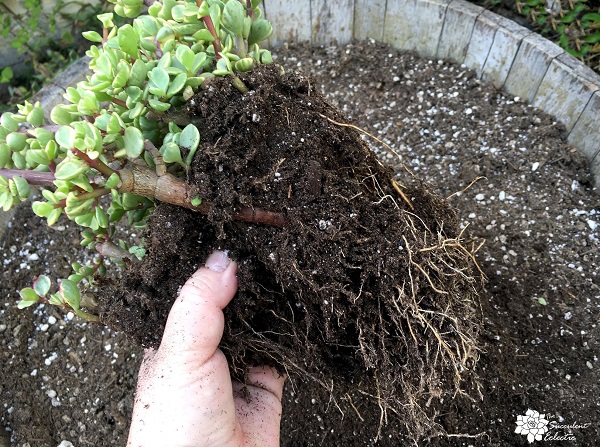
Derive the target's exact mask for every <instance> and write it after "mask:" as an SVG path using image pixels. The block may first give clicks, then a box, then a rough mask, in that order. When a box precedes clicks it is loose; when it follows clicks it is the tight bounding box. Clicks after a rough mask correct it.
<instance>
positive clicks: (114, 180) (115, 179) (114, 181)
mask: <svg viewBox="0 0 600 447" xmlns="http://www.w3.org/2000/svg"><path fill="white" fill-rule="evenodd" d="M120 181H121V178H120V177H119V175H118V174H117V173H116V172H113V173H112V174H111V175H110V177H108V179H107V180H106V183H105V184H104V186H105V187H106V188H110V189H113V188H116V187H117V185H118V184H119V182H120Z"/></svg>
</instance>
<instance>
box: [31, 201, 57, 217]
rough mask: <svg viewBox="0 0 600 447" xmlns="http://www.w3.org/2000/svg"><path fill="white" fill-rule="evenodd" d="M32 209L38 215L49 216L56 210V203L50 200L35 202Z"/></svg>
mask: <svg viewBox="0 0 600 447" xmlns="http://www.w3.org/2000/svg"><path fill="white" fill-rule="evenodd" d="M31 209H32V210H33V212H34V213H35V214H36V215H37V216H40V217H48V215H49V214H50V213H51V212H52V211H53V210H54V205H52V204H50V203H48V202H33V204H32V205H31Z"/></svg>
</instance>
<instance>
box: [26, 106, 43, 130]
mask: <svg viewBox="0 0 600 447" xmlns="http://www.w3.org/2000/svg"><path fill="white" fill-rule="evenodd" d="M27 122H28V123H29V124H31V125H32V126H34V127H40V126H42V125H43V124H44V111H43V110H42V109H41V107H34V108H33V110H31V112H29V113H28V114H27Z"/></svg>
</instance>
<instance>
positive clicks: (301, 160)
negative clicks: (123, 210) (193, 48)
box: [100, 66, 481, 436]
mask: <svg viewBox="0 0 600 447" xmlns="http://www.w3.org/2000/svg"><path fill="white" fill-rule="evenodd" d="M241 77H242V80H243V82H244V83H245V84H246V85H247V86H248V87H249V88H250V92H249V93H247V94H241V93H240V92H239V91H237V90H236V89H235V88H233V87H232V86H231V83H230V81H228V80H226V79H222V80H215V81H214V82H213V83H212V84H211V85H210V87H209V88H208V89H207V90H205V91H204V92H202V93H201V94H199V95H197V96H196V97H194V98H193V99H192V100H191V101H190V102H189V103H188V105H187V113H188V114H189V115H190V120H191V121H193V122H195V123H196V124H198V126H199V128H200V129H201V132H202V137H203V143H202V145H201V147H200V148H199V149H198V152H197V154H196V156H195V159H194V162H193V165H192V169H191V171H190V173H189V176H188V177H189V178H188V181H189V183H190V184H192V185H194V186H195V188H196V189H197V192H198V195H199V196H200V197H202V198H203V199H205V200H208V201H210V202H211V203H212V204H213V207H212V209H211V211H210V212H209V214H208V215H206V216H205V215H200V214H198V213H194V212H191V211H187V210H184V209H180V208H177V207H174V206H170V205H165V204H161V205H159V206H158V207H157V209H156V211H155V213H154V215H153V217H152V219H151V221H150V223H149V228H148V232H147V235H146V240H147V243H148V252H147V255H146V256H145V257H144V259H143V261H142V262H141V263H140V264H136V265H133V266H131V267H130V269H129V270H128V271H127V272H126V274H125V275H124V277H123V279H122V281H120V282H119V283H118V284H116V283H113V284H107V285H105V286H103V288H102V290H101V294H100V295H101V312H100V315H101V317H102V319H103V321H105V322H106V323H107V324H109V325H110V326H112V327H115V328H117V329H119V330H121V331H124V332H126V333H128V334H129V335H131V336H132V337H134V338H135V339H137V340H138V341H139V342H140V343H141V344H142V345H144V346H153V347H156V346H157V345H158V344H159V343H160V339H161V335H162V331H163V328H164V324H165V321H166V318H167V315H168V312H169V309H170V306H171V304H172V302H173V300H174V299H175V297H176V295H177V291H178V289H179V288H180V287H181V286H182V285H183V283H184V282H185V281H186V280H187V279H188V278H189V277H190V276H191V274H192V273H193V271H194V270H195V269H196V268H197V266H198V265H199V264H200V263H201V262H202V261H203V260H204V259H205V258H206V257H207V255H208V254H209V252H210V251H212V250H213V249H215V248H221V249H227V250H230V251H231V253H232V256H233V257H234V258H235V259H237V260H238V261H239V262H240V268H239V291H238V294H237V296H236V298H234V300H233V301H232V303H231V304H230V306H228V308H227V309H226V311H225V313H226V329H225V334H224V337H223V341H222V346H221V348H222V350H223V351H224V352H225V354H226V355H227V357H228V359H229V361H230V365H231V367H232V370H233V374H234V376H237V377H238V378H243V372H244V369H245V366H246V365H250V364H266V365H271V366H275V367H276V368H278V369H279V371H281V372H282V373H284V372H285V373H288V374H292V375H295V376H296V377H301V378H303V379H306V380H314V381H316V382H317V383H319V384H321V385H323V386H324V387H327V388H330V387H331V385H330V384H331V383H332V381H333V383H335V384H336V386H338V384H339V387H340V388H343V387H344V386H348V385H349V384H353V386H354V387H357V388H360V389H361V390H363V391H364V393H366V394H368V395H371V396H372V397H373V398H374V399H377V400H378V401H379V403H380V405H381V407H382V408H383V409H386V408H391V409H393V410H394V411H396V412H398V413H399V414H401V415H402V416H403V417H404V420H405V421H406V424H407V427H408V431H409V433H411V434H413V435H415V436H421V435H423V434H424V433H428V434H431V433H432V432H434V431H435V430H437V428H436V427H435V426H434V424H433V423H432V422H430V419H429V417H428V416H427V415H426V411H425V410H423V408H425V403H427V405H429V404H431V401H432V400H434V399H442V398H443V397H444V396H445V395H446V394H447V393H450V394H455V393H456V392H457V391H459V390H461V387H462V386H463V385H464V382H463V380H464V379H465V377H466V378H468V382H469V383H472V381H473V380H475V379H474V378H473V377H472V374H471V371H472V368H473V366H474V363H475V362H476V360H477V358H478V350H477V341H476V339H477V334H478V322H479V320H480V318H481V316H480V312H479V304H478V299H477V297H478V294H477V286H478V280H477V279H476V277H477V275H476V269H475V264H474V258H473V253H472V250H468V249H467V248H465V247H464V246H463V245H462V243H461V240H460V237H461V232H460V228H459V220H458V218H457V216H456V213H455V212H454V211H453V210H452V208H451V207H450V206H449V205H448V203H447V202H446V201H445V200H443V199H441V198H440V197H438V196H436V195H435V194H433V193H432V192H431V191H429V190H428V188H427V187H426V186H425V185H424V184H422V183H421V182H419V181H416V180H414V179H412V178H411V177H410V176H409V175H408V174H407V175H406V177H408V178H409V180H410V181H411V183H413V186H406V185H398V184H397V183H396V182H395V181H394V180H393V175H394V173H393V172H392V171H391V170H390V169H389V168H387V167H385V166H383V165H382V164H381V163H380V162H379V161H378V160H377V159H376V157H375V156H374V155H373V154H372V153H371V152H370V151H369V149H368V148H367V146H366V145H365V143H364V142H363V141H362V139H361V138H360V134H359V133H358V132H357V131H356V130H355V129H352V128H350V127H349V126H344V125H342V124H341V123H342V122H344V117H343V116H342V115H341V114H340V112H338V111H337V110H336V109H335V108H334V107H333V106H331V105H330V104H328V103H327V102H326V101H325V100H324V98H323V96H322V95H321V94H320V93H319V92H317V91H316V90H315V89H314V88H313V86H312V85H311V81H310V79H309V78H307V77H304V76H301V75H298V74H296V73H288V74H283V73H282V72H281V71H280V68H278V67H276V66H270V67H262V68H260V69H258V70H255V71H253V72H252V73H250V74H246V75H243V76H241ZM242 207H251V208H254V209H263V210H269V211H272V212H278V213H283V214H284V215H285V218H286V220H287V225H285V227H284V228H278V227H273V226H268V225H250V224H246V223H240V222H236V221H234V220H232V217H231V216H232V215H234V214H235V213H237V212H238V211H239V210H240V209H241V208H242ZM344 384H345V385H344ZM473 390H476V388H475V387H472V386H471V392H474V393H476V391H473ZM334 395H335V393H334Z"/></svg>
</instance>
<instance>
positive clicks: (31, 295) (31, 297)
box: [17, 287, 40, 309]
mask: <svg viewBox="0 0 600 447" xmlns="http://www.w3.org/2000/svg"><path fill="white" fill-rule="evenodd" d="M19 295H21V301H19V302H18V303H17V307H18V308H19V309H25V308H26V307H29V306H31V305H33V304H35V303H37V302H38V301H39V299H40V297H39V296H38V294H37V293H36V292H35V290H33V289H32V288H31V287H26V288H24V289H23V290H21V291H20V292H19Z"/></svg>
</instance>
